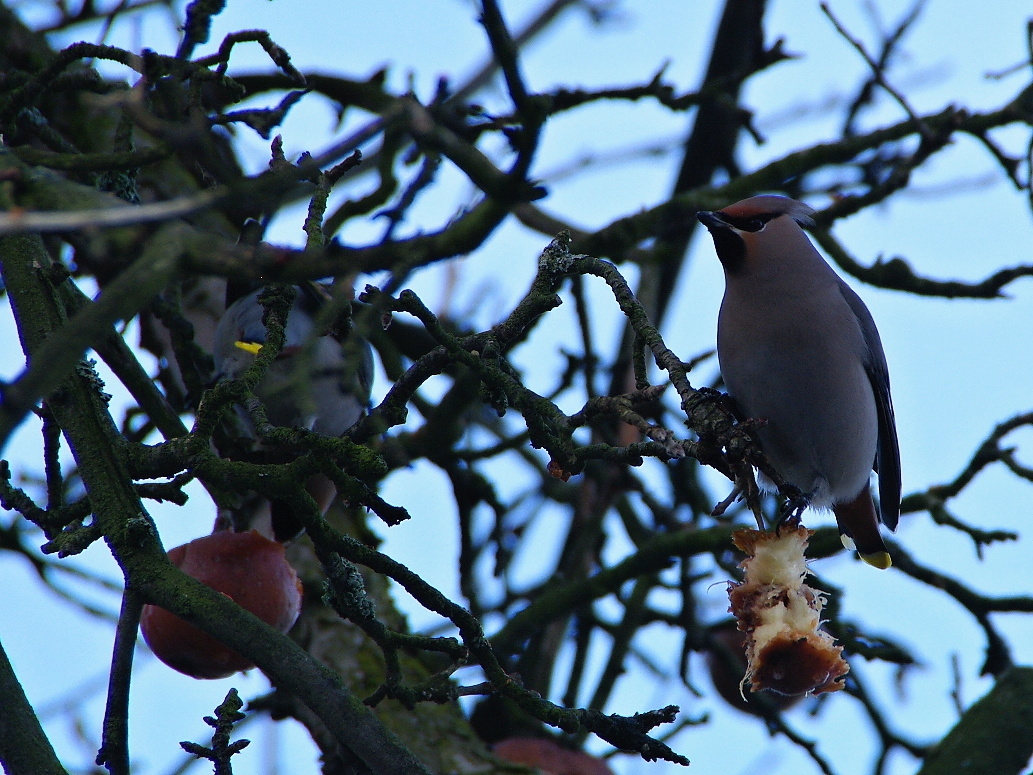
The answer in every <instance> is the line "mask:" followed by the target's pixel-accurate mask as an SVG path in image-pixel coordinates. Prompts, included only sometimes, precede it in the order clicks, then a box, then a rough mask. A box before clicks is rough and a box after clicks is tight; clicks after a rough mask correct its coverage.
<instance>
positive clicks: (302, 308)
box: [214, 283, 373, 436]
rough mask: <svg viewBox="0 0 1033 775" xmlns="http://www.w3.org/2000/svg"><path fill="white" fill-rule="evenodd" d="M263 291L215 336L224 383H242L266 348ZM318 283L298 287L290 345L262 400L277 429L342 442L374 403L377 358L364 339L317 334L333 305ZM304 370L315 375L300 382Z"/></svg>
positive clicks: (240, 303)
mask: <svg viewBox="0 0 1033 775" xmlns="http://www.w3.org/2000/svg"><path fill="white" fill-rule="evenodd" d="M261 292H262V291H261V290H257V291H255V292H253V293H250V294H248V295H247V296H244V297H242V298H240V299H237V301H236V302H234V303H233V304H232V305H231V306H230V307H229V309H227V310H226V314H224V315H223V316H222V319H221V320H220V321H219V325H218V327H217V328H216V329H215V353H214V357H215V376H216V379H237V378H239V377H240V376H242V375H243V374H244V372H245V371H246V370H247V369H248V367H250V366H251V364H252V363H253V362H254V359H255V355H256V354H257V353H258V351H259V349H261V347H262V345H263V344H265V326H264V325H263V324H262V316H263V314H264V312H265V308H264V307H263V306H262V304H261V303H260V302H259V301H258V297H259V294H260V293H261ZM328 298H329V297H328V295H327V291H326V290H325V289H324V288H323V286H321V285H318V284H317V283H307V284H304V285H301V286H298V289H297V295H296V296H295V299H294V304H293V305H292V306H291V310H290V314H289V315H288V316H287V322H286V325H285V326H284V344H283V348H282V349H281V350H280V353H279V355H277V357H276V360H275V361H273V363H272V365H270V367H269V370H268V371H267V372H266V374H265V376H264V377H263V379H262V381H261V382H260V383H259V384H258V387H257V388H256V390H255V394H256V395H257V396H258V398H259V399H260V400H261V401H262V405H263V406H264V407H265V411H266V415H267V416H268V418H269V422H271V423H272V424H273V425H280V426H285V427H296V428H308V429H309V430H313V431H316V432H317V433H322V434H325V435H327V436H340V435H341V434H342V433H344V432H345V431H346V430H348V429H349V428H350V427H351V426H353V425H354V424H355V423H357V422H358V421H359V420H360V419H361V418H362V414H363V412H364V411H365V410H366V405H367V404H368V403H369V394H370V385H371V382H372V379H373V354H372V352H371V350H370V347H369V344H367V343H366V342H365V341H364V340H362V339H360V338H359V337H358V336H354V335H353V336H346V337H343V338H342V337H338V336H337V335H335V332H328V331H317V330H316V320H315V316H316V314H317V312H318V310H319V306H320V305H321V304H322V303H324V302H325V301H327V300H328ZM299 366H301V367H303V368H305V369H307V373H304V372H303V373H302V374H298V373H297V370H298V368H299Z"/></svg>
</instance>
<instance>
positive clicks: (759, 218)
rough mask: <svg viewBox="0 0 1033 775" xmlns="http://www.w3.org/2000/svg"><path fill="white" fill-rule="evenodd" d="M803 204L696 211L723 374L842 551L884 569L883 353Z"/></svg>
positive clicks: (893, 476)
mask: <svg viewBox="0 0 1033 775" xmlns="http://www.w3.org/2000/svg"><path fill="white" fill-rule="evenodd" d="M813 212H814V211H813V210H811V208H810V207H808V206H807V205H805V204H803V203H801V202H797V201H795V200H792V199H788V198H786V197H781V196H755V197H751V198H750V199H744V200H743V201H741V202H737V203H735V204H733V205H731V206H729V207H726V208H725V209H723V210H718V211H716V212H700V213H697V218H699V220H700V222H701V223H702V224H703V225H704V226H706V227H707V229H709V230H710V233H711V235H712V236H713V238H714V245H715V246H716V248H717V256H718V258H719V259H720V260H721V264H722V266H723V268H724V273H725V294H724V299H723V301H722V302H721V312H720V315H719V317H718V324H717V353H718V359H719V361H720V364H721V374H722V376H723V378H724V381H725V385H726V386H727V388H728V392H729V393H730V394H731V395H732V397H733V398H734V399H735V401H736V403H737V404H738V406H739V408H740V409H741V411H742V413H743V414H744V415H745V416H747V417H751V418H756V419H758V420H763V421H765V422H764V423H763V424H760V425H759V426H758V428H757V436H758V438H759V441H760V445H761V449H762V450H763V452H764V454H765V455H767V457H768V459H769V460H770V461H771V463H772V465H774V467H775V469H776V470H777V471H778V472H779V473H780V474H781V475H782V476H783V477H784V478H785V479H786V481H788V482H790V483H792V484H794V485H796V486H797V487H798V488H800V490H801V491H803V493H804V494H805V495H806V496H807V499H808V502H809V503H810V505H812V506H815V507H817V508H831V509H832V510H833V511H834V512H835V515H836V522H837V523H838V524H839V532H840V533H841V535H842V536H843V538H844V541H843V543H844V544H845V545H846V546H847V547H848V548H853V547H854V546H856V548H857V551H858V553H859V554H860V555H861V557H862V559H864V560H865V561H866V562H868V563H869V564H871V565H874V566H875V567H877V568H886V567H889V565H890V556H889V553H888V552H887V551H886V545H885V544H884V543H883V541H882V536H881V535H880V534H879V521H880V516H881V521H882V523H883V524H884V525H886V526H887V527H888V528H890V530H894V529H896V527H897V518H898V516H899V514H900V451H899V449H898V446H897V431H896V425H895V423H894V419H893V403H892V402H891V400H890V383H889V372H888V370H887V368H886V356H885V354H884V353H883V350H882V343H881V342H880V340H879V332H878V331H877V330H876V328H875V321H873V320H872V316H871V313H870V312H868V308H867V307H865V306H864V302H862V301H861V299H860V298H859V297H858V296H857V294H856V293H854V292H853V291H852V290H850V288H849V287H848V286H847V284H846V283H844V282H843V281H842V280H841V279H840V278H839V276H838V275H836V273H835V272H834V271H833V270H832V267H830V266H829V265H828V264H827V263H826V262H825V260H824V259H823V258H822V257H821V255H820V254H819V253H818V251H817V250H816V249H815V248H814V246H813V245H812V244H811V242H810V240H809V239H808V238H807V235H806V234H804V231H803V229H801V228H800V227H801V225H812V224H813V220H812V216H813ZM873 468H874V470H875V471H876V472H877V473H878V474H879V515H877V514H876V511H875V505H874V503H873V502H872V496H871V492H870V490H869V483H868V480H869V477H870V475H871V472H872V469H873ZM761 483H762V484H763V485H765V486H768V487H770V482H767V481H766V480H764V478H763V477H762V482H761ZM849 539H852V540H849Z"/></svg>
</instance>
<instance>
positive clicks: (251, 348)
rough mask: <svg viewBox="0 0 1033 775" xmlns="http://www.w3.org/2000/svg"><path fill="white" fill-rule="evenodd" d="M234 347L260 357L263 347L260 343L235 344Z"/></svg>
mask: <svg viewBox="0 0 1033 775" xmlns="http://www.w3.org/2000/svg"><path fill="white" fill-rule="evenodd" d="M233 346H234V347H239V348H240V349H241V350H244V351H245V352H249V353H251V354H252V355H258V351H259V350H261V349H262V345H261V344H260V343H259V342H234V343H233Z"/></svg>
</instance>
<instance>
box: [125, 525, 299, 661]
mask: <svg viewBox="0 0 1033 775" xmlns="http://www.w3.org/2000/svg"><path fill="white" fill-rule="evenodd" d="M169 559H170V560H171V561H172V564H173V565H175V566H176V567H177V568H179V569H180V570H181V571H183V572H184V573H186V574H187V575H188V576H193V577H194V578H195V579H197V580H198V581H200V582H202V583H203V584H207V585H208V586H209V587H211V588H212V589H214V590H215V591H217V592H221V593H222V594H224V595H226V596H227V597H229V598H230V599H231V600H233V601H234V602H235V603H237V605H239V606H240V607H242V608H246V609H247V610H248V611H250V612H251V613H253V614H254V615H255V616H257V617H258V618H259V619H261V620H262V621H264V622H265V623H266V624H268V625H270V626H272V627H275V628H276V629H277V630H279V631H280V632H287V630H289V629H290V628H291V627H292V626H293V625H294V622H295V621H296V620H297V618H298V613H299V612H300V611H301V582H300V581H299V580H298V575H297V574H296V573H295V572H294V568H292V567H291V565H290V563H288V562H287V558H286V557H284V553H283V546H281V545H280V544H278V543H277V542H276V541H270V540H269V539H268V538H265V537H263V536H261V535H259V534H258V533H257V532H255V531H254V530H250V531H248V532H246V533H231V532H229V531H220V532H217V533H212V534H211V535H207V536H204V537H203V538H196V539H194V540H193V541H191V542H190V543H188V544H184V545H183V546H177V547H176V548H175V549H172V550H171V551H170V552H169ZM140 628H141V629H142V630H143V637H144V640H145V641H147V645H148V646H150V647H151V651H153V652H154V654H155V656H157V657H158V659H160V660H161V661H162V662H164V663H165V664H166V665H168V666H169V667H171V668H172V669H174V670H178V671H179V672H181V673H186V674H187V675H189V676H193V677H194V678H225V677H226V676H229V675H232V674H233V673H236V672H237V671H238V670H250V669H251V668H252V667H254V664H252V663H251V662H250V661H248V660H247V659H245V658H244V657H242V656H241V655H240V654H238V653H237V652H236V651H234V650H233V649H231V648H229V647H227V646H225V645H223V644H222V643H220V642H219V641H217V640H215V638H213V637H211V636H210V635H207V634H205V633H204V632H202V631H201V630H199V629H197V628H196V627H194V626H193V625H192V624H187V623H186V622H185V621H183V620H182V619H180V618H179V617H178V616H175V615H174V614H171V613H169V612H168V611H166V610H165V609H164V608H159V607H158V606H155V605H149V604H148V605H145V606H144V607H143V614H142V615H141V618H140Z"/></svg>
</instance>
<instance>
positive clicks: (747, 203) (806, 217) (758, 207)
mask: <svg viewBox="0 0 1033 775" xmlns="http://www.w3.org/2000/svg"><path fill="white" fill-rule="evenodd" d="M720 212H721V214H722V215H724V216H725V217H726V218H727V219H728V220H729V221H730V222H733V223H734V222H736V221H749V220H750V219H760V220H761V221H764V222H766V221H769V220H771V219H772V218H777V217H778V216H780V215H788V216H789V217H790V218H792V219H793V220H794V221H796V222H797V223H798V224H800V225H801V226H813V225H814V209H813V208H811V207H810V206H809V205H806V204H804V203H803V202H797V201H796V200H795V199H790V198H789V197H787V196H776V195H775V194H761V195H760V196H752V197H750V198H749V199H743V200H742V201H741V202H736V203H735V204H733V205H729V206H728V207H726V208H724V209H723V210H721V211H720Z"/></svg>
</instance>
